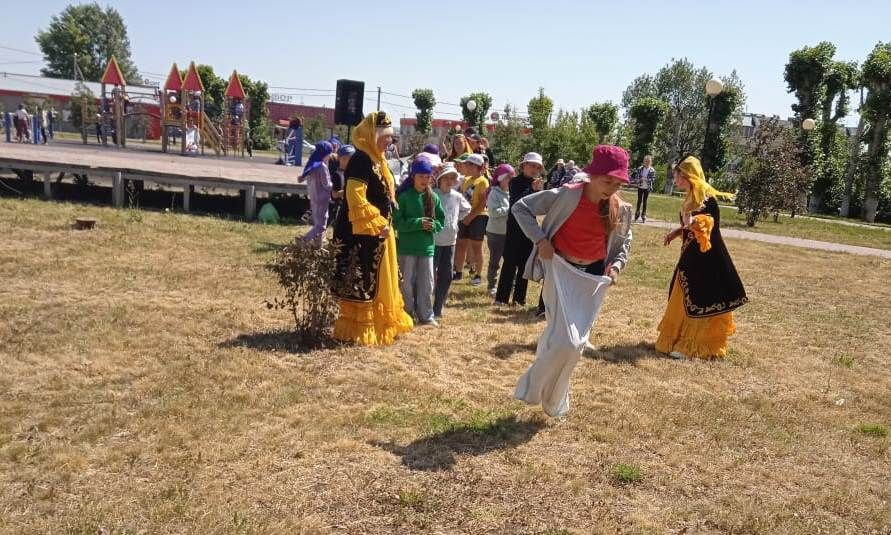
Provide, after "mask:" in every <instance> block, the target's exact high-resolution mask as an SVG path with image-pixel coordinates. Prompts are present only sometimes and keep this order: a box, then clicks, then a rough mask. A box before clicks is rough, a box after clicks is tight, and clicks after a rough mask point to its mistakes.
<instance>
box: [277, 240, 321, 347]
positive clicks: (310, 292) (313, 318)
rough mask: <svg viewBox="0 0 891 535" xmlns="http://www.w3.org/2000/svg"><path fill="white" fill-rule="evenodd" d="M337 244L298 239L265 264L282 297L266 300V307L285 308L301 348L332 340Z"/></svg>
mask: <svg viewBox="0 0 891 535" xmlns="http://www.w3.org/2000/svg"><path fill="white" fill-rule="evenodd" d="M337 249H338V247H337V246H336V245H334V244H329V245H326V246H325V247H318V246H315V245H313V244H312V243H307V242H304V241H303V240H301V239H299V238H297V239H295V240H294V241H293V242H292V243H290V244H289V245H287V246H286V247H285V248H284V249H282V250H281V251H279V253H278V254H277V255H276V257H275V258H274V259H273V260H272V261H271V262H270V263H269V264H267V266H266V267H267V268H268V269H269V270H270V271H272V272H273V273H275V274H276V275H277V276H278V282H279V284H280V285H281V286H282V288H283V289H284V294H285V295H284V297H283V298H278V297H276V298H274V299H273V300H272V301H268V302H267V306H268V307H269V308H275V309H278V310H287V311H289V312H290V313H291V316H292V317H293V318H294V331H295V334H296V335H297V340H298V343H299V344H300V345H301V347H306V348H314V347H321V346H324V345H327V344H328V343H330V342H331V328H332V325H333V324H334V320H335V319H336V318H337V314H338V312H339V310H338V306H337V299H336V298H335V296H334V295H333V294H332V293H331V279H332V277H333V276H334V269H335V265H336V258H337Z"/></svg>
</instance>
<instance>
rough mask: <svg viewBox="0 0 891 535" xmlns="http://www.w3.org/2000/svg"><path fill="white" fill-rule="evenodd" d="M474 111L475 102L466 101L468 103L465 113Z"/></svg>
mask: <svg viewBox="0 0 891 535" xmlns="http://www.w3.org/2000/svg"><path fill="white" fill-rule="evenodd" d="M475 109H476V101H475V100H468V101H467V111H469V112H473V110H475Z"/></svg>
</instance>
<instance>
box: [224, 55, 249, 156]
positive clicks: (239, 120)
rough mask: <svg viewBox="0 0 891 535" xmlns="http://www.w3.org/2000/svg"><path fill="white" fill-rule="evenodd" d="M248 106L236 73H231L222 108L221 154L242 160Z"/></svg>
mask: <svg viewBox="0 0 891 535" xmlns="http://www.w3.org/2000/svg"><path fill="white" fill-rule="evenodd" d="M246 104H248V105H249V104H250V103H249V101H248V100H247V95H246V94H245V93H244V87H243V86H242V85H241V80H240V79H239V78H238V72H236V71H232V76H230V77H229V85H228V86H226V102H225V106H224V107H223V110H224V111H223V123H222V130H223V154H229V152H231V153H232V155H233V156H238V157H239V158H244V138H245V135H244V134H245V132H244V124H245V123H246V122H247V120H248V117H249V116H250V108H249V107H246Z"/></svg>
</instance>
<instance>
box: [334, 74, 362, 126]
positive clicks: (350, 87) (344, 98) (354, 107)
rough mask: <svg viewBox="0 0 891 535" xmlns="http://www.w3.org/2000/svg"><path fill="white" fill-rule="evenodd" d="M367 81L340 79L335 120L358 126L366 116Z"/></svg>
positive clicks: (335, 102)
mask: <svg viewBox="0 0 891 535" xmlns="http://www.w3.org/2000/svg"><path fill="white" fill-rule="evenodd" d="M364 101H365V82H357V81H356V80H338V81H337V97H336V99H335V101H334V122H335V123H337V124H346V125H350V126H356V125H357V124H359V122H360V121H361V120H362V118H363V117H364V115H363V113H362V103H363V102H364Z"/></svg>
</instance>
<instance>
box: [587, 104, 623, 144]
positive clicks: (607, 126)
mask: <svg viewBox="0 0 891 535" xmlns="http://www.w3.org/2000/svg"><path fill="white" fill-rule="evenodd" d="M585 115H586V116H587V117H588V119H590V120H591V122H592V123H593V124H594V130H595V131H596V132H597V143H598V144H603V143H604V142H605V141H606V139H607V136H608V135H610V134H612V132H613V130H615V128H616V125H617V124H618V122H619V108H618V107H617V106H616V105H615V104H613V103H612V102H600V103H597V104H594V105H593V106H591V107H590V108H588V109H587V110H586V111H585Z"/></svg>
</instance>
